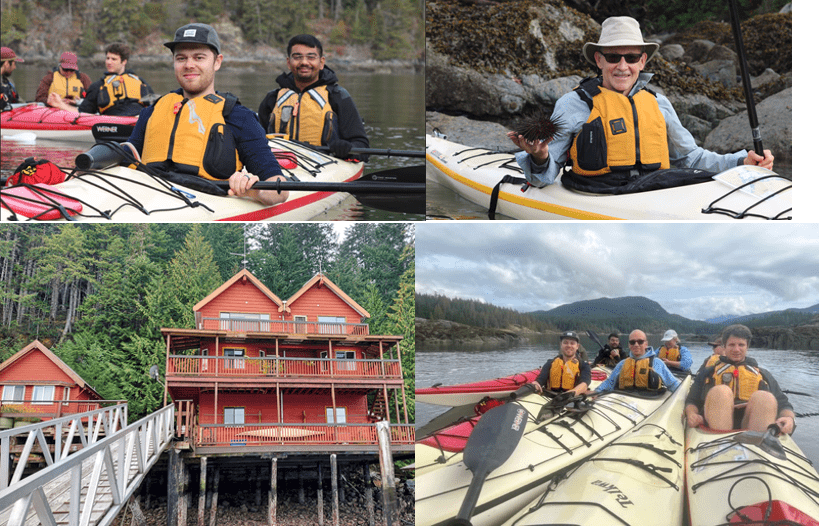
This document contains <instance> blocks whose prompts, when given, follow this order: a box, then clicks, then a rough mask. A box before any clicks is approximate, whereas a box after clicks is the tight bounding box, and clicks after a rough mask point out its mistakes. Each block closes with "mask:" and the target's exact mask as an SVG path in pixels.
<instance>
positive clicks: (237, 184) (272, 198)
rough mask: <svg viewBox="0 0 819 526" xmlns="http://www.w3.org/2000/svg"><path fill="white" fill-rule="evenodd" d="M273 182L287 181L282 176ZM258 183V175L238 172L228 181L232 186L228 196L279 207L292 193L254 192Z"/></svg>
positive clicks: (274, 191)
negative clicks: (247, 198) (253, 187)
mask: <svg viewBox="0 0 819 526" xmlns="http://www.w3.org/2000/svg"><path fill="white" fill-rule="evenodd" d="M272 180H273V181H276V180H279V181H285V180H286V179H285V178H284V177H282V176H276V177H275V178H273V179H272ZM257 182H259V177H258V176H256V175H253V174H250V173H247V172H236V173H234V174H233V175H231V176H230V179H228V183H229V184H230V190H228V195H232V196H236V197H249V198H250V199H253V200H254V201H257V202H259V203H262V204H263V205H277V204H279V203H283V202H285V201H287V198H288V197H290V193H289V192H287V191H283V192H281V193H279V192H277V191H276V190H253V189H252V186H253V185H254V184H256V183H257Z"/></svg>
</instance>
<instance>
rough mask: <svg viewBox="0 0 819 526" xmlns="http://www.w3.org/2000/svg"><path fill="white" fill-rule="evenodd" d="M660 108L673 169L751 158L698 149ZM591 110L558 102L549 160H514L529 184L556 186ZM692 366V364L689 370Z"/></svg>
mask: <svg viewBox="0 0 819 526" xmlns="http://www.w3.org/2000/svg"><path fill="white" fill-rule="evenodd" d="M652 76H654V74H653V73H645V72H643V73H640V76H639V78H638V80H637V82H635V83H634V87H633V88H632V89H631V92H630V94H631V95H633V94H635V93H637V91H639V90H640V89H642V88H643V87H645V86H646V85H647V84H648V82H649V80H651V77H652ZM657 104H658V105H659V106H660V112H661V113H662V114H663V118H665V127H666V133H667V134H668V156H669V160H670V161H671V166H672V167H675V168H700V169H702V170H707V171H709V172H722V171H725V170H727V169H729V168H733V167H734V166H737V163H738V162H740V160H742V159H745V157H747V156H748V152H746V151H745V150H742V151H740V152H737V153H730V154H725V155H722V154H718V153H714V152H712V151H709V150H706V149H704V148H702V147H700V146H697V143H696V141H695V140H694V136H692V135H691V132H689V131H688V130H686V129H685V127H684V126H683V125H682V123H681V122H680V118H679V117H677V112H676V111H674V107H673V106H671V102H670V101H669V100H668V99H667V98H666V97H665V96H664V95H661V94H659V93H658V94H657ZM590 114H591V110H590V109H589V106H588V104H586V103H585V102H583V100H582V99H581V98H580V95H578V94H577V92H576V91H571V92H569V93H567V94H565V95H563V96H562V97H560V98H559V99H558V101H557V102H556V103H555V109H554V112H552V119H553V120H558V121H561V122H562V123H563V128H564V133H562V134H561V135H559V136H557V137H555V138H554V140H552V142H551V143H549V158H548V159H547V160H546V162H545V163H544V164H543V165H541V166H539V165H537V164H535V163H534V162H533V161H532V157H531V156H530V155H529V154H528V153H526V152H518V153H516V154H515V160H516V161H517V162H518V164H519V165H520V167H521V168H522V169H523V173H524V175H525V176H526V180H527V181H529V183H531V184H532V185H533V186H537V187H544V186H547V185H550V184H552V183H554V182H555V179H556V178H557V176H558V175H559V174H560V172H561V171H562V170H563V167H564V166H566V161H567V160H568V154H569V149H570V148H571V146H572V141H574V137H575V135H577V133H578V132H579V131H580V129H581V128H582V127H583V124H584V123H585V122H586V121H587V120H588V119H589V115H590ZM690 366H691V364H689V367H690Z"/></svg>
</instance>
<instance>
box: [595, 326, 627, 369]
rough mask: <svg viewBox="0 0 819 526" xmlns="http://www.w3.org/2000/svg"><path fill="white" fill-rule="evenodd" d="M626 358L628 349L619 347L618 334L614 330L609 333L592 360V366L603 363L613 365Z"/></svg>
mask: <svg viewBox="0 0 819 526" xmlns="http://www.w3.org/2000/svg"><path fill="white" fill-rule="evenodd" d="M624 358H628V350H623V348H622V347H620V335H619V334H617V333H616V332H613V333H611V334H609V340H608V342H607V343H606V345H604V346H603V347H602V348H601V349H600V350H599V351H598V352H597V357H596V358H595V359H594V362H592V367H594V366H596V365H599V364H603V365H605V366H606V367H614V366H615V365H617V363H618V362H619V361H620V360H622V359H624Z"/></svg>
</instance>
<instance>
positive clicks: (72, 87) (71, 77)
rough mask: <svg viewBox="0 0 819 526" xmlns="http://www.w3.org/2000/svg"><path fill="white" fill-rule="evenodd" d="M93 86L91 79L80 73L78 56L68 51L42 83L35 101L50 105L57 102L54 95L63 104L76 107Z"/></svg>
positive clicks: (38, 87) (61, 56)
mask: <svg viewBox="0 0 819 526" xmlns="http://www.w3.org/2000/svg"><path fill="white" fill-rule="evenodd" d="M89 86H91V78H90V77H89V76H88V75H86V74H85V73H82V72H81V71H80V67H79V65H78V61H77V55H75V54H74V53H72V52H70V51H66V52H65V53H63V54H62V55H60V63H59V64H58V66H57V67H56V68H54V70H53V71H51V73H47V74H46V76H44V77H43V79H42V80H41V81H40V85H39V86H37V94H36V95H35V96H34V100H35V101H37V102H43V103H49V105H50V104H51V103H50V102H49V101H52V100H53V101H56V100H57V99H56V98H53V97H52V93H55V94H57V95H58V96H59V100H60V101H61V102H65V103H67V104H70V105H73V106H76V105H77V101H78V100H79V99H82V98H83V97H85V92H86V90H88V87H89Z"/></svg>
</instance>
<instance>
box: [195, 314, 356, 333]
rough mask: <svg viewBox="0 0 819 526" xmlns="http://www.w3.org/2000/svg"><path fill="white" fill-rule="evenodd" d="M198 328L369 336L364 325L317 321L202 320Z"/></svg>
mask: <svg viewBox="0 0 819 526" xmlns="http://www.w3.org/2000/svg"><path fill="white" fill-rule="evenodd" d="M199 328H200V329H207V330H219V331H229V332H276V333H284V334H322V335H341V334H348V335H352V336H367V335H368V334H370V326H369V325H368V324H366V323H335V322H331V323H327V322H317V321H287V320H226V319H222V318H203V319H202V323H201V324H200V327H199Z"/></svg>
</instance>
